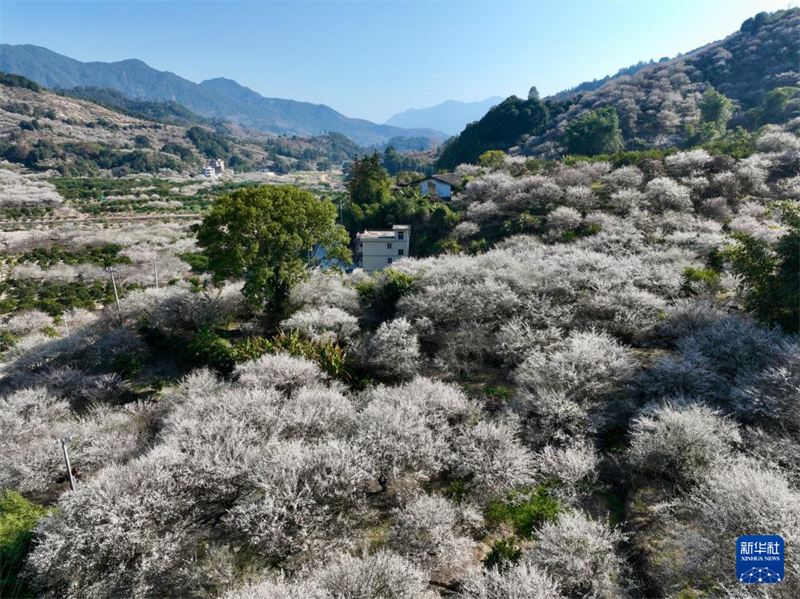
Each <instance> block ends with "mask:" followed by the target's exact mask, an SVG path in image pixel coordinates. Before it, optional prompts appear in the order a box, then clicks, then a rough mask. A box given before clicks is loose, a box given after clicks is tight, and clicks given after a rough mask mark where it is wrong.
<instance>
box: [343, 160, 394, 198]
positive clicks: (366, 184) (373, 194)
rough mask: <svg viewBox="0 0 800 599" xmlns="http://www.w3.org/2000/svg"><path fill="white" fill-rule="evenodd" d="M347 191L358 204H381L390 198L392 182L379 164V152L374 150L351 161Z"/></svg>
mask: <svg viewBox="0 0 800 599" xmlns="http://www.w3.org/2000/svg"><path fill="white" fill-rule="evenodd" d="M347 191H348V192H350V199H351V200H352V201H353V203H354V204H358V205H359V206H368V205H370V204H383V203H384V202H388V201H389V200H390V199H391V197H392V182H391V180H390V179H389V174H388V173H387V172H386V169H385V168H383V166H381V156H380V154H378V153H377V152H376V153H375V154H373V155H372V156H366V157H364V158H360V159H359V158H356V159H355V160H354V161H353V164H352V165H351V167H350V178H349V180H348V181H347Z"/></svg>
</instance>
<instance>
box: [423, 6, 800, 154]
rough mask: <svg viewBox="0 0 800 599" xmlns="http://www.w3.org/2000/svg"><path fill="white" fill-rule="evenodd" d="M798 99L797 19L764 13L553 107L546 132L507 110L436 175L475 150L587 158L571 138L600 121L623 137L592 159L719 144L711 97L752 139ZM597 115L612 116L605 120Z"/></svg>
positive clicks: (469, 134) (469, 133)
mask: <svg viewBox="0 0 800 599" xmlns="http://www.w3.org/2000/svg"><path fill="white" fill-rule="evenodd" d="M798 89H800V9H797V8H794V9H791V10H783V11H778V12H776V13H771V14H769V15H767V13H762V14H761V15H759V16H757V17H754V18H752V19H749V20H748V21H747V22H746V23H744V24H743V25H742V27H741V30H740V31H738V32H736V33H734V34H732V35H730V36H729V37H727V38H726V39H724V40H722V41H720V42H716V43H713V44H709V45H708V46H705V47H703V48H701V49H699V50H697V51H694V52H690V53H688V54H687V55H684V56H681V57H679V58H676V59H673V60H668V61H659V62H658V63H655V64H652V65H646V66H643V67H642V68H641V69H638V70H636V72H634V73H633V74H632V75H630V76H621V77H615V78H613V79H612V80H610V81H609V82H608V83H606V84H605V85H603V86H602V87H600V88H599V89H597V90H595V91H591V92H589V93H583V94H578V95H577V96H571V97H567V98H564V99H558V98H556V99H552V100H547V101H546V104H547V107H548V109H549V120H548V122H547V123H546V125H544V126H542V125H541V124H540V123H536V124H535V125H533V124H531V125H530V126H529V125H526V127H517V126H516V123H517V122H518V121H517V117H516V116H515V115H514V114H513V113H512V114H510V115H508V116H506V117H503V116H502V115H501V114H500V113H499V109H500V107H501V106H503V104H501V105H500V106H498V107H496V108H495V109H493V110H492V111H490V112H489V113H488V114H487V115H486V116H485V117H484V118H483V119H482V120H481V121H479V122H478V123H475V124H473V125H471V126H470V127H468V128H467V129H466V130H465V131H464V132H463V133H462V134H461V135H460V136H459V138H457V139H456V140H454V141H453V142H451V143H450V144H449V145H448V148H447V150H446V151H445V152H443V153H442V157H441V158H440V160H439V165H440V166H441V167H442V168H452V167H453V166H455V164H457V162H458V161H459V159H461V158H464V159H469V160H474V159H475V158H476V157H477V155H479V154H480V152H478V153H477V154H476V152H477V150H478V148H482V149H483V150H489V149H497V150H504V151H508V150H509V149H512V148H513V151H516V152H520V153H523V154H525V155H530V156H538V157H557V156H561V155H564V154H583V153H586V152H585V147H581V146H577V147H576V146H574V145H571V143H570V137H569V136H570V131H574V129H575V128H580V127H587V126H592V124H593V121H594V122H596V123H600V121H609V122H610V125H609V124H598V127H604V126H611V127H612V129H614V130H615V131H617V132H618V133H617V135H618V136H619V137H618V139H617V140H613V143H611V144H610V145H607V146H606V147H604V144H600V145H599V148H595V149H594V151H593V152H592V153H595V154H602V153H613V152H615V151H618V150H623V149H628V150H642V149H649V148H667V147H691V146H693V145H697V144H698V143H700V142H704V141H710V140H711V139H712V138H714V137H715V132H714V131H710V130H709V128H710V127H711V126H712V125H713V123H712V125H708V123H709V122H711V121H713V120H714V119H715V118H720V116H721V115H717V116H709V115H708V114H707V115H706V117H704V115H703V111H702V108H701V106H702V99H703V96H704V94H706V93H707V92H710V91H716V92H718V93H720V94H722V95H723V96H724V97H725V98H727V99H728V100H730V106H725V107H724V111H727V115H726V116H727V118H726V119H725V120H726V122H728V120H729V121H730V122H729V126H730V127H731V128H732V129H735V128H736V127H737V126H741V127H743V128H746V129H747V130H750V131H753V130H756V129H758V127H760V126H762V125H764V124H767V123H783V122H786V121H788V120H789V119H791V118H793V117H794V116H797V115H798V114H800V96H798V94H800V92H798V91H797V90H798ZM770 92H774V93H772V95H770ZM509 100H510V99H509ZM509 100H506V102H509ZM504 104H505V103H504ZM598 110H605V111H606V114H599V115H598V114H596V111H598ZM609 111H611V112H609ZM709 119H711V121H710V120H709ZM704 125H706V129H705V130H703V129H702V128H703V126H704ZM499 129H503V130H505V131H507V132H508V133H509V135H507V136H505V138H502V139H501V138H498V137H497V136H496V134H495V131H497V130H499ZM512 135H513V136H514V139H513V140H510V137H511V136H512ZM579 137H580V136H579Z"/></svg>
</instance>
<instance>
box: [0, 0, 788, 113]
mask: <svg viewBox="0 0 800 599" xmlns="http://www.w3.org/2000/svg"><path fill="white" fill-rule="evenodd" d="M786 7H787V2H786V1H782V2H772V1H768V0H767V1H765V0H747V1H745V0H741V1H738V2H735V1H727V2H721V1H712V0H686V1H683V0H669V1H645V0H639V1H636V2H633V1H604V0H585V1H578V0H561V1H545V0H531V1H527V2H524V1H515V2H505V1H500V0H482V1H481V0H472V1H469V0H468V1H456V0H448V1H430V0H428V1H422V0H416V1H415V0H394V1H392V0H373V1H366V0H362V1H359V2H348V1H337V0H328V1H325V2H313V1H308V0H296V1H293V2H289V1H283V2H280V1H257V0H249V1H241V2H235V1H221V0H219V1H216V2H208V1H207V2H196V1H192V0H178V1H172V2H163V1H158V0H139V1H127V2H123V1H120V2H117V1H114V0H103V1H100V0H94V1H88V2H73V1H68V0H61V1H55V2H54V1H50V2H48V1H39V0H24V1H22V0H0V42H2V43H9V44H35V45H39V46H45V47H46V48H49V49H50V50H53V51H55V52H58V53H60V54H64V55H66V56H69V57H72V58H76V59H78V60H82V61H109V62H111V61H117V60H124V59H127V58H138V59H140V60H143V61H144V62H146V63H147V64H149V65H150V66H152V67H154V68H156V69H159V70H163V71H171V72H173V73H176V74H178V75H180V76H182V77H185V78H186V79H189V80H191V81H195V82H200V81H202V80H204V79H210V78H213V77H228V78H230V79H234V80H236V81H238V82H239V83H241V84H242V85H246V86H247V87H249V88H251V89H253V90H255V91H257V92H259V93H260V94H262V95H264V96H267V97H276V98H290V99H293V100H302V101H307V102H314V103H318V104H327V105H328V106H331V107H332V108H334V109H336V110H338V111H340V112H342V113H344V114H345V115H347V116H351V117H359V118H366V119H369V120H372V121H375V122H383V121H385V120H386V119H387V118H389V117H390V116H391V115H392V114H394V113H396V112H401V111H403V110H405V109H407V108H411V107H414V108H423V107H426V106H432V105H435V104H438V103H440V102H443V101H445V100H448V99H454V100H462V101H475V100H482V99H485V98H488V97H491V96H503V97H506V96H510V95H512V94H516V95H518V96H525V95H526V94H527V92H528V89H529V88H530V86H532V85H536V86H537V88H538V89H539V92H540V93H541V94H542V95H543V96H544V95H547V94H551V93H556V92H558V91H560V90H562V89H566V88H569V87H572V86H574V85H576V84H578V83H580V82H581V81H585V80H591V79H594V78H601V77H603V76H605V75H607V74H611V73H615V72H616V71H617V70H618V69H619V68H621V67H625V66H629V65H631V64H633V63H636V62H638V61H639V60H649V59H651V58H653V59H656V60H658V59H659V58H661V57H662V56H670V57H672V56H675V55H676V54H678V53H685V52H688V51H690V50H692V49H694V48H697V47H699V46H702V45H704V44H706V43H709V42H711V41H715V40H718V39H722V38H724V37H725V36H727V35H729V34H730V33H733V32H734V31H736V30H737V29H738V28H739V26H740V25H741V23H742V21H744V20H745V19H747V18H748V17H751V16H753V15H755V14H756V13H758V12H761V11H764V10H767V11H770V10H777V9H779V8H786Z"/></svg>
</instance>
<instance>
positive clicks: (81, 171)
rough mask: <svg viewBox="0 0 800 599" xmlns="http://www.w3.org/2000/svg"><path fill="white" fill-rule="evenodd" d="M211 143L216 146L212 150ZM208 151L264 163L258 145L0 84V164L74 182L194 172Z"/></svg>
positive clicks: (46, 92)
mask: <svg viewBox="0 0 800 599" xmlns="http://www.w3.org/2000/svg"><path fill="white" fill-rule="evenodd" d="M4 81H5V80H4ZM6 83H8V82H7V81H6ZM33 87H35V86H33ZM198 132H205V133H204V134H202V133H201V134H200V136H201V137H203V140H202V141H203V142H204V143H205V145H203V143H200V145H198V143H196V142H194V141H193V140H192V137H190V133H191V134H193V136H194V137H195V138H196V139H198ZM214 143H216V144H217V145H218V146H219V147H215V148H212V147H211V145H212V144H214ZM213 151H219V152H224V154H221V155H220V157H221V158H224V159H225V160H226V162H228V164H229V165H233V164H237V165H239V166H244V164H245V163H248V164H251V165H254V166H257V165H265V164H266V162H267V153H266V151H265V150H264V148H263V147H262V146H261V145H260V144H252V143H247V142H244V141H237V140H235V139H234V138H232V137H230V136H224V135H220V134H218V133H215V132H214V131H212V130H210V129H204V128H201V127H197V126H195V127H187V126H181V125H175V124H170V123H164V122H158V121H157V120H155V119H154V118H145V115H137V114H135V113H132V112H127V113H126V112H120V111H118V110H115V109H113V108H112V107H110V106H104V105H101V104H98V103H96V102H92V101H88V100H83V99H79V98H74V97H69V96H64V95H60V94H56V93H54V92H52V91H49V90H46V89H38V90H37V89H29V88H26V87H21V86H14V85H7V84H3V85H0V158H4V159H6V160H8V161H9V162H12V163H19V164H22V165H24V166H26V167H28V168H30V169H34V170H40V171H41V170H46V169H51V168H52V169H57V170H59V171H60V172H61V173H62V174H67V175H73V176H83V175H96V174H99V172H100V171H111V172H113V173H114V174H116V175H125V174H128V173H139V172H156V171H158V170H161V169H170V170H187V169H188V170H189V171H195V172H196V171H199V169H200V166H201V165H202V164H203V163H204V162H205V161H207V160H208V159H209V158H210V157H212V152H213ZM234 156H235V157H236V158H234Z"/></svg>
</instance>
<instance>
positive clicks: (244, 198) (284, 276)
mask: <svg viewBox="0 0 800 599" xmlns="http://www.w3.org/2000/svg"><path fill="white" fill-rule="evenodd" d="M335 222H336V207H335V206H334V205H333V204H331V203H330V202H328V201H324V200H319V199H317V198H316V197H314V196H313V195H312V194H311V193H309V192H308V191H305V190H301V189H297V188H296V187H292V186H290V185H284V186H280V187H277V186H273V185H264V186H262V187H258V188H256V187H248V188H245V189H239V190H237V191H234V192H233V193H231V194H229V195H225V196H222V197H220V198H218V199H217V201H216V202H215V203H214V207H213V208H212V209H211V212H209V214H208V216H206V217H205V218H204V219H203V222H202V223H201V224H200V225H199V226H198V227H197V242H198V244H199V245H200V247H202V248H203V250H204V253H205V254H206V256H208V268H209V270H210V271H211V272H212V273H213V275H214V280H215V281H216V282H221V281H223V280H237V279H244V282H245V283H244V288H243V293H244V295H245V297H246V298H247V299H248V300H249V301H250V302H251V304H252V305H253V306H259V305H264V304H265V303H266V309H267V312H268V314H269V315H270V316H272V317H275V318H279V317H280V316H281V315H282V312H283V309H284V306H285V302H286V299H287V297H288V295H289V291H290V290H291V289H292V287H293V286H294V285H295V284H296V283H297V282H299V281H300V280H302V279H303V278H304V277H305V276H306V259H307V257H308V254H309V252H310V251H311V250H312V249H313V247H314V246H315V245H316V244H321V245H322V247H324V248H325V250H326V251H327V252H328V255H329V256H331V257H336V258H341V259H344V260H349V258H350V251H349V250H348V249H347V246H348V243H349V237H348V235H347V231H345V230H344V229H343V228H342V227H341V226H339V225H336V224H335Z"/></svg>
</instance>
